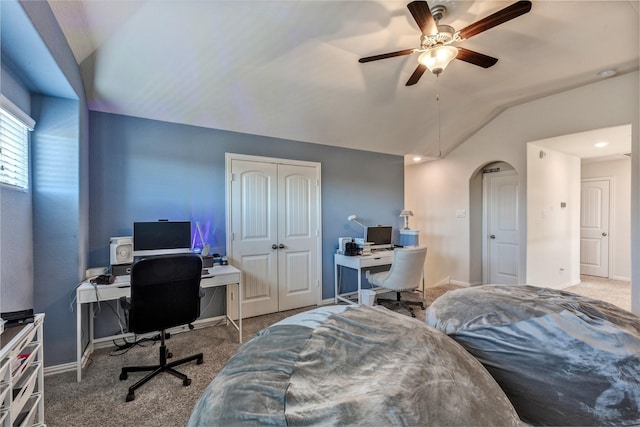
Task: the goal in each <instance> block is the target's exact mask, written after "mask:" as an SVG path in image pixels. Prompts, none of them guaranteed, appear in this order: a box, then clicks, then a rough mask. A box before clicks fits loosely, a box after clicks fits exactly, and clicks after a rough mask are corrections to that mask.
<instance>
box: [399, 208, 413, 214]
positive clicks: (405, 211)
mask: <svg viewBox="0 0 640 427" xmlns="http://www.w3.org/2000/svg"><path fill="white" fill-rule="evenodd" d="M400 216H413V212H411V211H409V210H406V209H403V210H402V212H400Z"/></svg>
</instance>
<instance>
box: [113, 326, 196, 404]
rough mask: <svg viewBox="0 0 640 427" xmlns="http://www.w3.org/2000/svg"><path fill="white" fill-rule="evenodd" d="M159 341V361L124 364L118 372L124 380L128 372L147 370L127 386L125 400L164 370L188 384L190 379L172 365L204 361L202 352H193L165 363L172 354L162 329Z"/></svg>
mask: <svg viewBox="0 0 640 427" xmlns="http://www.w3.org/2000/svg"><path fill="white" fill-rule="evenodd" d="M160 335H161V337H162V338H161V342H162V344H161V345H160V363H159V364H158V365H147V366H125V367H123V368H122V372H120V381H124V380H126V379H127V377H128V373H129V372H147V371H151V372H149V373H148V374H147V375H146V376H145V377H144V378H142V379H141V380H140V381H138V382H136V383H135V384H133V385H132V386H131V387H129V392H128V393H127V399H126V401H127V402H131V401H132V400H134V399H135V398H136V395H135V391H136V390H137V389H138V388H140V387H142V386H143V385H144V384H145V383H147V382H148V381H149V380H150V379H151V378H153V377H155V376H156V375H158V374H161V373H162V372H166V373H168V374H171V375H173V376H175V377H178V378H180V379H181V380H182V385H183V386H185V387H186V386H188V385H190V384H191V379H190V378H189V377H187V376H186V375H185V374H183V373H181V372H178V371H176V370H175V369H173V367H174V366H178V365H183V364H185V363H189V362H191V361H194V360H195V361H196V363H197V364H198V365H201V364H202V363H203V361H204V359H203V355H202V353H198V354H194V355H193V356H189V357H185V358H182V359H179V360H174V361H173V362H170V363H167V358H170V357H171V356H172V354H171V353H169V351H168V349H167V346H166V345H165V344H164V331H162V332H161V334H160Z"/></svg>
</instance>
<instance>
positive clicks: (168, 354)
mask: <svg viewBox="0 0 640 427" xmlns="http://www.w3.org/2000/svg"><path fill="white" fill-rule="evenodd" d="M172 357H173V353H171V352H170V351H168V352H167V359H171V358H172Z"/></svg>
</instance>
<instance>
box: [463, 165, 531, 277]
mask: <svg viewBox="0 0 640 427" xmlns="http://www.w3.org/2000/svg"><path fill="white" fill-rule="evenodd" d="M519 191H520V190H519V176H518V173H517V171H516V170H515V169H514V168H513V166H511V165H510V164H509V163H506V162H502V161H495V162H490V163H487V164H485V165H483V166H482V167H480V168H478V170H476V172H475V173H474V174H473V175H472V177H471V178H470V180H469V194H470V201H469V206H470V233H471V236H470V250H471V253H470V258H469V259H470V263H471V265H470V279H471V280H470V282H471V283H472V284H480V283H500V284H515V283H519V282H520V281H521V279H520V268H519V265H520V251H521V248H520V233H521V227H520V224H519V215H518V212H519Z"/></svg>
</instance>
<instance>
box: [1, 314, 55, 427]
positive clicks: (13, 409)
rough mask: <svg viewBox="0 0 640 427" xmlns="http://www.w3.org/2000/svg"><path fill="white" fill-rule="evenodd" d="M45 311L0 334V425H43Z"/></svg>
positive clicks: (23, 426) (8, 426)
mask: <svg viewBox="0 0 640 427" xmlns="http://www.w3.org/2000/svg"><path fill="white" fill-rule="evenodd" d="M43 323H44V314H36V315H35V316H34V320H33V322H32V323H25V324H23V325H20V326H11V327H5V330H4V332H3V333H2V335H0V346H1V350H0V404H1V406H0V426H1V427H11V426H19V427H27V426H44V373H43V372H44V371H43V363H44V361H43V342H42V339H43V336H42V334H43Z"/></svg>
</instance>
